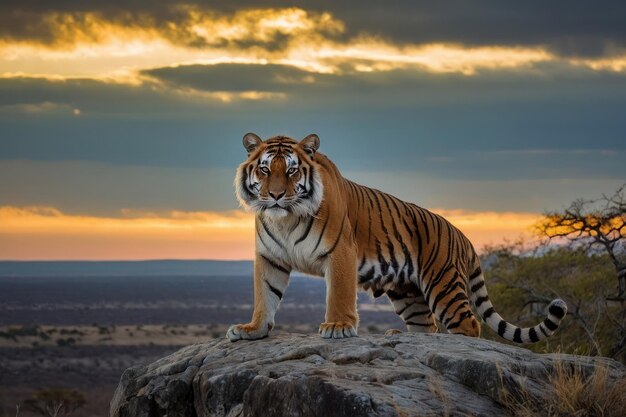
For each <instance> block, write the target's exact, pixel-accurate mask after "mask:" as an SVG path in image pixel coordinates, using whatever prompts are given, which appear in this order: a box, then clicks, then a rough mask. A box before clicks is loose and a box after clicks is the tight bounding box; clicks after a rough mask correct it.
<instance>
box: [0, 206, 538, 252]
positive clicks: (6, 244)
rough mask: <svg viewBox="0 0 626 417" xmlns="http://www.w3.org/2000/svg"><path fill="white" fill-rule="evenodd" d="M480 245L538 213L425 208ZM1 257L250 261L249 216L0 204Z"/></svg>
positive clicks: (516, 231)
mask: <svg viewBox="0 0 626 417" xmlns="http://www.w3.org/2000/svg"><path fill="white" fill-rule="evenodd" d="M433 211H434V212H436V213H439V214H441V215H443V216H444V217H446V218H447V219H448V220H450V221H451V222H452V223H453V224H454V225H455V226H457V227H458V228H459V229H460V230H462V231H463V232H464V233H465V234H466V235H467V236H468V237H469V238H470V240H471V241H472V242H473V244H474V246H475V247H476V248H477V249H478V250H479V251H480V250H481V249H483V248H484V246H485V245H490V244H498V243H502V242H503V241H505V240H506V239H509V240H512V239H516V238H518V237H520V236H523V235H528V232H529V231H530V227H531V226H532V225H533V224H534V223H535V222H536V221H537V220H538V219H539V218H540V217H541V215H540V214H538V213H524V212H489V211H487V212H470V211H465V210H444V209H435V210H433ZM0 225H1V226H0V254H1V255H0V259H1V260H5V261H11V260H13V261H54V260H56V261H61V260H66V261H71V260H77V261H78V260H84V261H105V260H111V261H112V260H117V261H141V260H163V259H169V260H251V259H253V256H254V216H253V215H252V214H250V213H246V212H244V211H242V210H231V211H226V212H217V211H206V212H184V211H168V212H163V213H154V212H138V211H129V210H123V211H121V213H120V217H97V216H85V215H71V214H66V213H63V212H62V211H60V210H58V209H56V208H54V207H14V206H0Z"/></svg>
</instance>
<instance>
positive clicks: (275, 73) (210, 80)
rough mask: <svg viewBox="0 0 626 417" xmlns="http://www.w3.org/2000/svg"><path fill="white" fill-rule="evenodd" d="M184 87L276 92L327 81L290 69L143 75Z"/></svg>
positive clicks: (220, 68) (232, 67) (193, 68)
mask: <svg viewBox="0 0 626 417" xmlns="http://www.w3.org/2000/svg"><path fill="white" fill-rule="evenodd" d="M142 74H144V75H148V76H151V77H154V78H157V79H159V80H161V81H164V82H167V83H171V84H174V85H176V86H180V87H191V88H193V89H196V90H205V91H272V92H285V91H289V90H292V89H293V88H297V89H299V90H300V89H303V88H304V89H306V88H307V85H308V84H311V83H314V82H316V81H319V80H320V79H322V78H326V77H323V76H322V75H319V74H314V73H310V72H308V71H303V70H300V69H297V68H294V67H291V66H287V65H276V64H269V65H253V64H247V65H246V64H217V65H181V66H178V67H166V68H156V69H151V70H145V71H142Z"/></svg>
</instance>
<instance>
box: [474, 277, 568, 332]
mask: <svg viewBox="0 0 626 417" xmlns="http://www.w3.org/2000/svg"><path fill="white" fill-rule="evenodd" d="M469 285H470V300H471V302H472V304H474V306H475V307H476V310H477V311H478V314H479V315H480V317H482V319H483V320H484V321H485V323H487V325H488V326H489V327H491V329H493V330H494V331H496V332H498V334H499V335H500V337H502V338H504V339H506V340H510V341H511V342H516V343H535V342H538V341H540V340H544V339H547V338H548V337H550V336H552V334H553V333H554V332H555V331H556V329H558V328H559V324H560V323H561V321H562V320H563V318H564V317H565V315H566V314H567V304H566V303H565V301H563V300H561V299H560V298H557V299H555V300H552V302H551V303H550V305H549V306H548V316H547V317H546V318H545V319H544V320H543V321H542V322H541V323H539V324H537V325H536V326H534V327H517V326H515V325H514V324H511V323H509V322H507V321H506V320H504V319H503V318H502V317H501V316H500V315H499V314H498V313H497V312H496V310H495V309H494V307H493V304H492V303H491V300H489V294H488V293H487V287H486V286H485V277H484V276H483V273H482V271H481V270H480V268H478V270H477V271H476V272H475V273H474V274H472V277H471V278H470V281H469Z"/></svg>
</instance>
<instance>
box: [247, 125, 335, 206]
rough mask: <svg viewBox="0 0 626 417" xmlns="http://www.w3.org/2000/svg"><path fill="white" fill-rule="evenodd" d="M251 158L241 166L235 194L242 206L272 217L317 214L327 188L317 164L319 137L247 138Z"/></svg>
mask: <svg viewBox="0 0 626 417" xmlns="http://www.w3.org/2000/svg"><path fill="white" fill-rule="evenodd" d="M243 145H244V147H245V148H246V150H247V151H248V159H247V160H246V161H245V162H244V163H242V164H241V165H239V168H238V169H237V175H236V177H235V192H236V194H237V198H238V199H239V203H240V204H241V205H242V206H243V207H244V208H246V209H249V210H251V211H254V212H255V213H257V214H261V213H263V214H266V215H268V216H270V217H284V216H288V215H290V214H293V215H296V216H306V215H313V214H314V213H315V212H317V210H318V208H319V206H320V204H321V203H322V197H323V194H324V193H323V185H322V180H321V177H320V174H319V172H318V170H317V168H316V164H315V161H314V158H315V152H316V151H317V149H318V147H319V138H318V137H317V135H309V136H307V137H306V138H304V139H303V140H302V141H301V142H296V141H295V140H293V139H291V138H287V137H284V136H275V137H273V138H270V139H267V140H266V141H263V140H261V139H260V138H259V137H258V136H257V135H255V134H254V133H248V134H246V135H245V136H244V137H243Z"/></svg>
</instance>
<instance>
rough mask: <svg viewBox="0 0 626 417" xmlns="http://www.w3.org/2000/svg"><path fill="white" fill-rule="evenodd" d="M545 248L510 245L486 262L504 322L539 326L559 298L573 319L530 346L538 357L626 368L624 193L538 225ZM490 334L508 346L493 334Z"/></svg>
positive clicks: (578, 204) (578, 205) (491, 252)
mask: <svg viewBox="0 0 626 417" xmlns="http://www.w3.org/2000/svg"><path fill="white" fill-rule="evenodd" d="M536 231H537V233H538V234H539V235H540V236H542V237H544V238H545V239H544V242H543V244H541V245H539V246H537V245H529V244H526V243H524V242H523V241H521V242H514V243H507V244H502V245H499V246H494V247H491V248H488V250H487V251H486V252H485V254H484V255H483V264H484V265H485V269H486V275H487V280H488V283H489V291H490V296H491V298H492V299H493V300H494V304H495V305H496V307H497V308H498V310H499V312H500V313H501V314H502V316H503V317H506V318H507V319H509V320H511V321H513V322H515V323H519V324H522V325H534V324H536V323H537V321H538V320H542V319H543V317H545V307H546V306H547V304H548V303H549V302H550V301H551V300H552V299H554V298H556V297H559V298H562V299H564V300H565V301H566V302H567V305H568V309H569V312H568V317H567V319H566V320H565V321H564V322H563V323H562V325H561V328H560V329H559V331H558V332H557V333H556V334H555V335H554V336H552V337H551V338H549V339H548V340H546V341H544V342H540V343H537V344H535V345H530V346H529V348H530V349H533V350H535V351H538V352H564V353H576V354H583V355H600V356H607V357H611V358H614V359H617V360H619V361H621V362H622V363H626V292H625V290H626V281H625V280H626V202H625V199H624V187H622V188H620V189H618V190H617V191H616V192H615V193H614V194H613V195H611V196H603V197H602V198H601V199H598V200H577V201H575V202H573V203H572V204H571V205H570V206H569V207H568V208H566V209H564V210H563V211H560V212H559V211H557V212H550V213H546V215H545V216H544V218H543V219H542V220H541V221H540V222H539V223H538V224H537V225H536ZM484 330H485V331H484V335H485V337H488V338H493V339H494V340H499V341H502V339H500V338H498V337H497V335H495V334H494V333H493V332H492V331H491V330H490V329H488V328H486V326H485V329H484Z"/></svg>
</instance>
